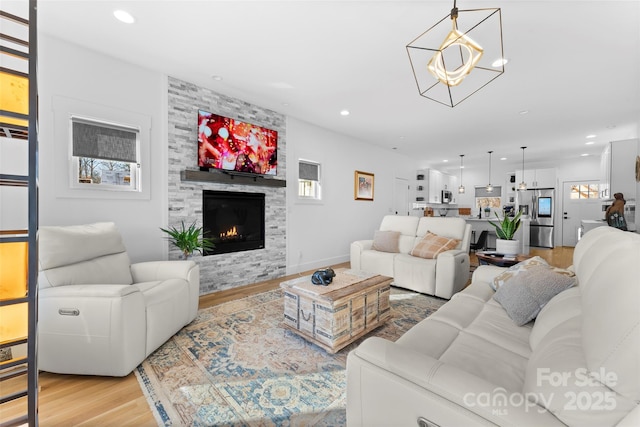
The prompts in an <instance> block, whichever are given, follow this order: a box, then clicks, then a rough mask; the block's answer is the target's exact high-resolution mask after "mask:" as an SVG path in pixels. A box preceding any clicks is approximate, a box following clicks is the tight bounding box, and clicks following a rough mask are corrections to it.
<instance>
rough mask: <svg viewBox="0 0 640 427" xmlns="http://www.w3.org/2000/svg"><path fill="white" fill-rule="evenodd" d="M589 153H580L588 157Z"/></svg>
mask: <svg viewBox="0 0 640 427" xmlns="http://www.w3.org/2000/svg"><path fill="white" fill-rule="evenodd" d="M588 155H589V153H582V154H580V156H581V157H587V156H588Z"/></svg>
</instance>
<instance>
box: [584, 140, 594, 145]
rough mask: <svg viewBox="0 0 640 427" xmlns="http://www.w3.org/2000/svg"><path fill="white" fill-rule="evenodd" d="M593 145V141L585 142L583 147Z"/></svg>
mask: <svg viewBox="0 0 640 427" xmlns="http://www.w3.org/2000/svg"><path fill="white" fill-rule="evenodd" d="M593 144H595V142H593V141H587V142H585V143H584V145H593Z"/></svg>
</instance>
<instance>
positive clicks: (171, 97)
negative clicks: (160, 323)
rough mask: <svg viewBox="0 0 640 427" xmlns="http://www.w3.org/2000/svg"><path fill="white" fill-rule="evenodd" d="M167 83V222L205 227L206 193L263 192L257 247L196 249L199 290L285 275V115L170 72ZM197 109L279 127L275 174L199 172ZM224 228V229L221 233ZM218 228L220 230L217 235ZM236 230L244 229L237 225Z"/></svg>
mask: <svg viewBox="0 0 640 427" xmlns="http://www.w3.org/2000/svg"><path fill="white" fill-rule="evenodd" d="M167 83H168V94H167V105H168V112H167V113H168V114H167V117H168V126H167V129H168V163H169V176H168V180H167V185H168V191H167V195H168V205H169V212H168V225H169V226H178V227H179V226H180V224H181V222H182V221H184V223H185V224H187V225H189V224H191V223H193V222H195V223H196V224H197V225H198V226H202V227H203V228H206V227H209V223H208V222H207V224H206V226H205V224H203V221H204V218H203V217H204V214H205V209H207V207H206V206H205V205H206V204H205V201H204V196H203V194H204V192H208V191H211V192H226V193H240V194H243V193H244V194H262V197H263V202H262V203H263V206H264V213H263V214H262V215H263V217H264V226H263V233H264V236H263V238H262V240H263V242H262V244H261V247H256V248H252V249H249V248H247V247H242V246H243V245H244V243H242V242H237V241H236V242H235V243H237V244H239V246H240V247H241V249H240V251H239V252H226V250H225V252H224V253H222V252H220V253H218V252H214V253H213V254H212V255H209V256H200V254H198V253H196V254H194V256H193V258H192V259H193V260H194V261H195V262H197V263H198V265H199V266H200V294H202V295H204V294H208V293H211V292H215V291H220V290H224V289H231V288H236V287H239V286H244V285H248V284H252V283H256V282H262V281H265V280H269V279H275V278H278V277H282V276H284V275H285V272H286V253H287V243H286V228H287V227H286V217H287V200H286V197H287V192H286V179H285V177H286V170H287V169H286V167H287V165H286V158H287V156H286V148H287V137H286V135H287V132H286V118H285V116H284V115H282V114H280V113H277V112H275V111H272V110H268V109H266V108H262V107H259V106H256V105H253V104H249V103H247V102H244V101H242V100H239V99H236V98H231V97H229V96H226V95H223V94H220V93H217V92H214V91H212V90H210V89H207V88H203V87H200V86H197V85H195V84H192V83H188V82H185V81H182V80H179V79H176V78H174V77H168V79H167ZM198 109H204V110H206V111H212V112H215V113H216V114H220V115H223V116H226V117H232V118H237V119H239V120H242V121H245V122H248V123H255V124H259V125H261V126H265V127H267V128H269V129H274V130H276V131H278V173H277V175H276V176H274V177H269V179H267V178H262V177H257V178H246V177H230V176H227V175H224V174H215V173H213V172H203V171H200V170H199V167H198V164H197V144H198V141H197V128H198V126H197V117H198ZM240 210H242V209H240ZM247 215H248V214H247ZM222 222H224V221H222V220H221V221H220V223H222ZM227 231H229V230H224V233H225V234H226V233H227ZM221 232H223V231H218V232H217V233H218V235H219V234H220V233H221ZM236 232H237V233H245V232H244V231H242V230H240V229H238V227H236ZM232 234H233V231H230V232H229V233H228V235H227V237H228V238H229V239H231V238H232ZM251 234H253V233H251ZM260 234H261V233H260ZM238 240H241V239H238ZM220 246H222V245H220ZM258 246H260V244H258ZM180 256H181V253H180V251H179V250H177V249H176V248H174V247H171V246H170V247H169V259H179V258H180Z"/></svg>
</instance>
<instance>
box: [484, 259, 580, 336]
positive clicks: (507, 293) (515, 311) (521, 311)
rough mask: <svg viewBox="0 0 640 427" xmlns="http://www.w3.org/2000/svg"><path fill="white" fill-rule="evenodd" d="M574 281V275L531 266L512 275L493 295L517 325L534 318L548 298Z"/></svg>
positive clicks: (545, 267)
mask: <svg viewBox="0 0 640 427" xmlns="http://www.w3.org/2000/svg"><path fill="white" fill-rule="evenodd" d="M575 284H576V279H575V277H572V276H568V275H565V274H560V273H557V272H555V271H553V269H552V268H550V267H549V266H547V265H534V266H530V267H529V268H527V269H526V270H524V271H522V272H520V273H519V274H517V275H516V276H513V277H511V278H510V279H509V280H507V282H506V283H505V284H504V285H502V286H500V288H498V290H497V291H496V294H495V295H494V296H493V299H495V300H496V301H498V302H499V303H500V305H502V307H504V309H505V311H506V312H507V314H508V315H509V317H511V319H512V320H513V321H514V322H515V323H516V325H518V326H522V325H524V324H525V323H528V322H530V321H531V320H533V319H535V318H536V316H537V315H538V313H539V312H540V310H541V309H542V307H544V306H545V305H546V304H547V302H549V300H551V298H553V297H554V296H556V295H557V294H559V293H560V292H562V291H564V290H566V289H569V288H570V287H572V286H574V285H575Z"/></svg>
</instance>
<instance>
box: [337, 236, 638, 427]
mask: <svg viewBox="0 0 640 427" xmlns="http://www.w3.org/2000/svg"><path fill="white" fill-rule="evenodd" d="M516 268H517V267H516ZM570 270H573V271H575V277H576V278H577V286H574V287H570V288H568V289H566V290H564V291H562V292H560V293H559V294H557V295H556V296H555V297H553V298H552V299H551V300H550V301H549V302H548V303H547V304H546V305H544V304H540V305H544V307H543V308H542V310H541V311H540V312H539V314H538V315H537V318H536V320H535V321H532V322H529V323H527V324H525V325H523V326H517V325H516V324H515V323H514V321H513V320H512V317H511V316H510V315H509V314H508V313H509V312H508V311H506V310H505V307H508V305H503V304H500V303H498V302H497V301H496V300H494V298H493V297H494V295H497V294H498V292H501V290H503V287H505V286H509V287H508V288H504V289H511V290H510V291H509V292H513V291H514V290H515V291H517V292H520V291H521V290H522V288H519V287H518V286H523V284H522V283H517V281H511V283H510V284H509V283H508V280H510V279H508V280H507V281H505V282H504V284H503V285H502V286H503V287H501V288H499V290H498V291H497V292H494V290H493V289H492V287H491V286H490V285H491V284H492V283H494V280H493V279H494V277H495V276H496V275H497V274H499V273H502V272H503V271H504V269H501V268H499V267H494V266H480V267H479V268H478V269H477V270H476V271H475V272H474V275H473V279H472V283H471V285H470V286H469V287H467V288H466V289H465V290H464V291H462V292H460V293H458V294H456V295H455V296H454V297H453V298H452V299H451V300H450V301H449V302H447V303H446V304H445V305H444V306H442V307H441V308H440V309H439V310H438V311H437V312H436V313H435V314H433V315H432V316H430V317H429V318H427V319H425V320H423V321H422V322H420V323H418V324H417V325H415V326H414V327H413V328H412V329H410V330H409V331H408V332H407V333H405V334H404V335H403V336H402V337H401V338H400V339H398V341H397V342H395V343H393V342H390V341H386V340H384V339H381V338H376V337H373V338H369V339H367V340H365V341H364V342H363V343H362V344H361V345H360V346H359V347H358V348H357V349H355V350H354V351H352V352H351V353H350V354H349V356H348V359H347V421H348V425H349V426H350V427H355V426H368V427H369V426H390V425H393V426H415V425H422V426H441V427H444V426H471V425H500V426H536V427H540V426H564V425H568V426H580V427H583V426H599V427H602V426H614V425H617V426H638V425H640V406H639V403H640V309H639V303H640V235H638V234H635V233H631V232H623V231H619V230H616V229H614V228H612V227H600V228H598V229H595V230H592V231H590V232H589V233H587V234H585V236H584V237H583V238H582V240H581V241H580V242H579V243H578V245H577V246H576V248H575V252H574V265H573V267H572V268H571V269H570ZM511 271H513V269H512V270H510V272H511ZM509 274H510V273H509ZM503 277H504V275H503ZM521 277H522V280H523V281H525V283H526V284H528V285H531V284H532V283H533V282H534V281H533V280H528V281H527V278H532V277H534V276H533V275H530V276H524V275H523V276H521ZM553 277H555V276H553ZM549 283H551V282H550V281H547V280H544V281H538V282H537V285H538V286H539V287H538V289H539V290H542V291H544V290H545V289H547V288H546V287H547V286H551V285H550V284H549ZM528 285H527V286H528ZM527 286H525V288H526V287H527ZM525 300H527V298H522V299H521V300H519V301H517V302H518V303H521V302H523V301H525ZM538 303H540V302H539V301H538ZM538 309H539V307H538ZM421 423H422V424H421Z"/></svg>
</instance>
